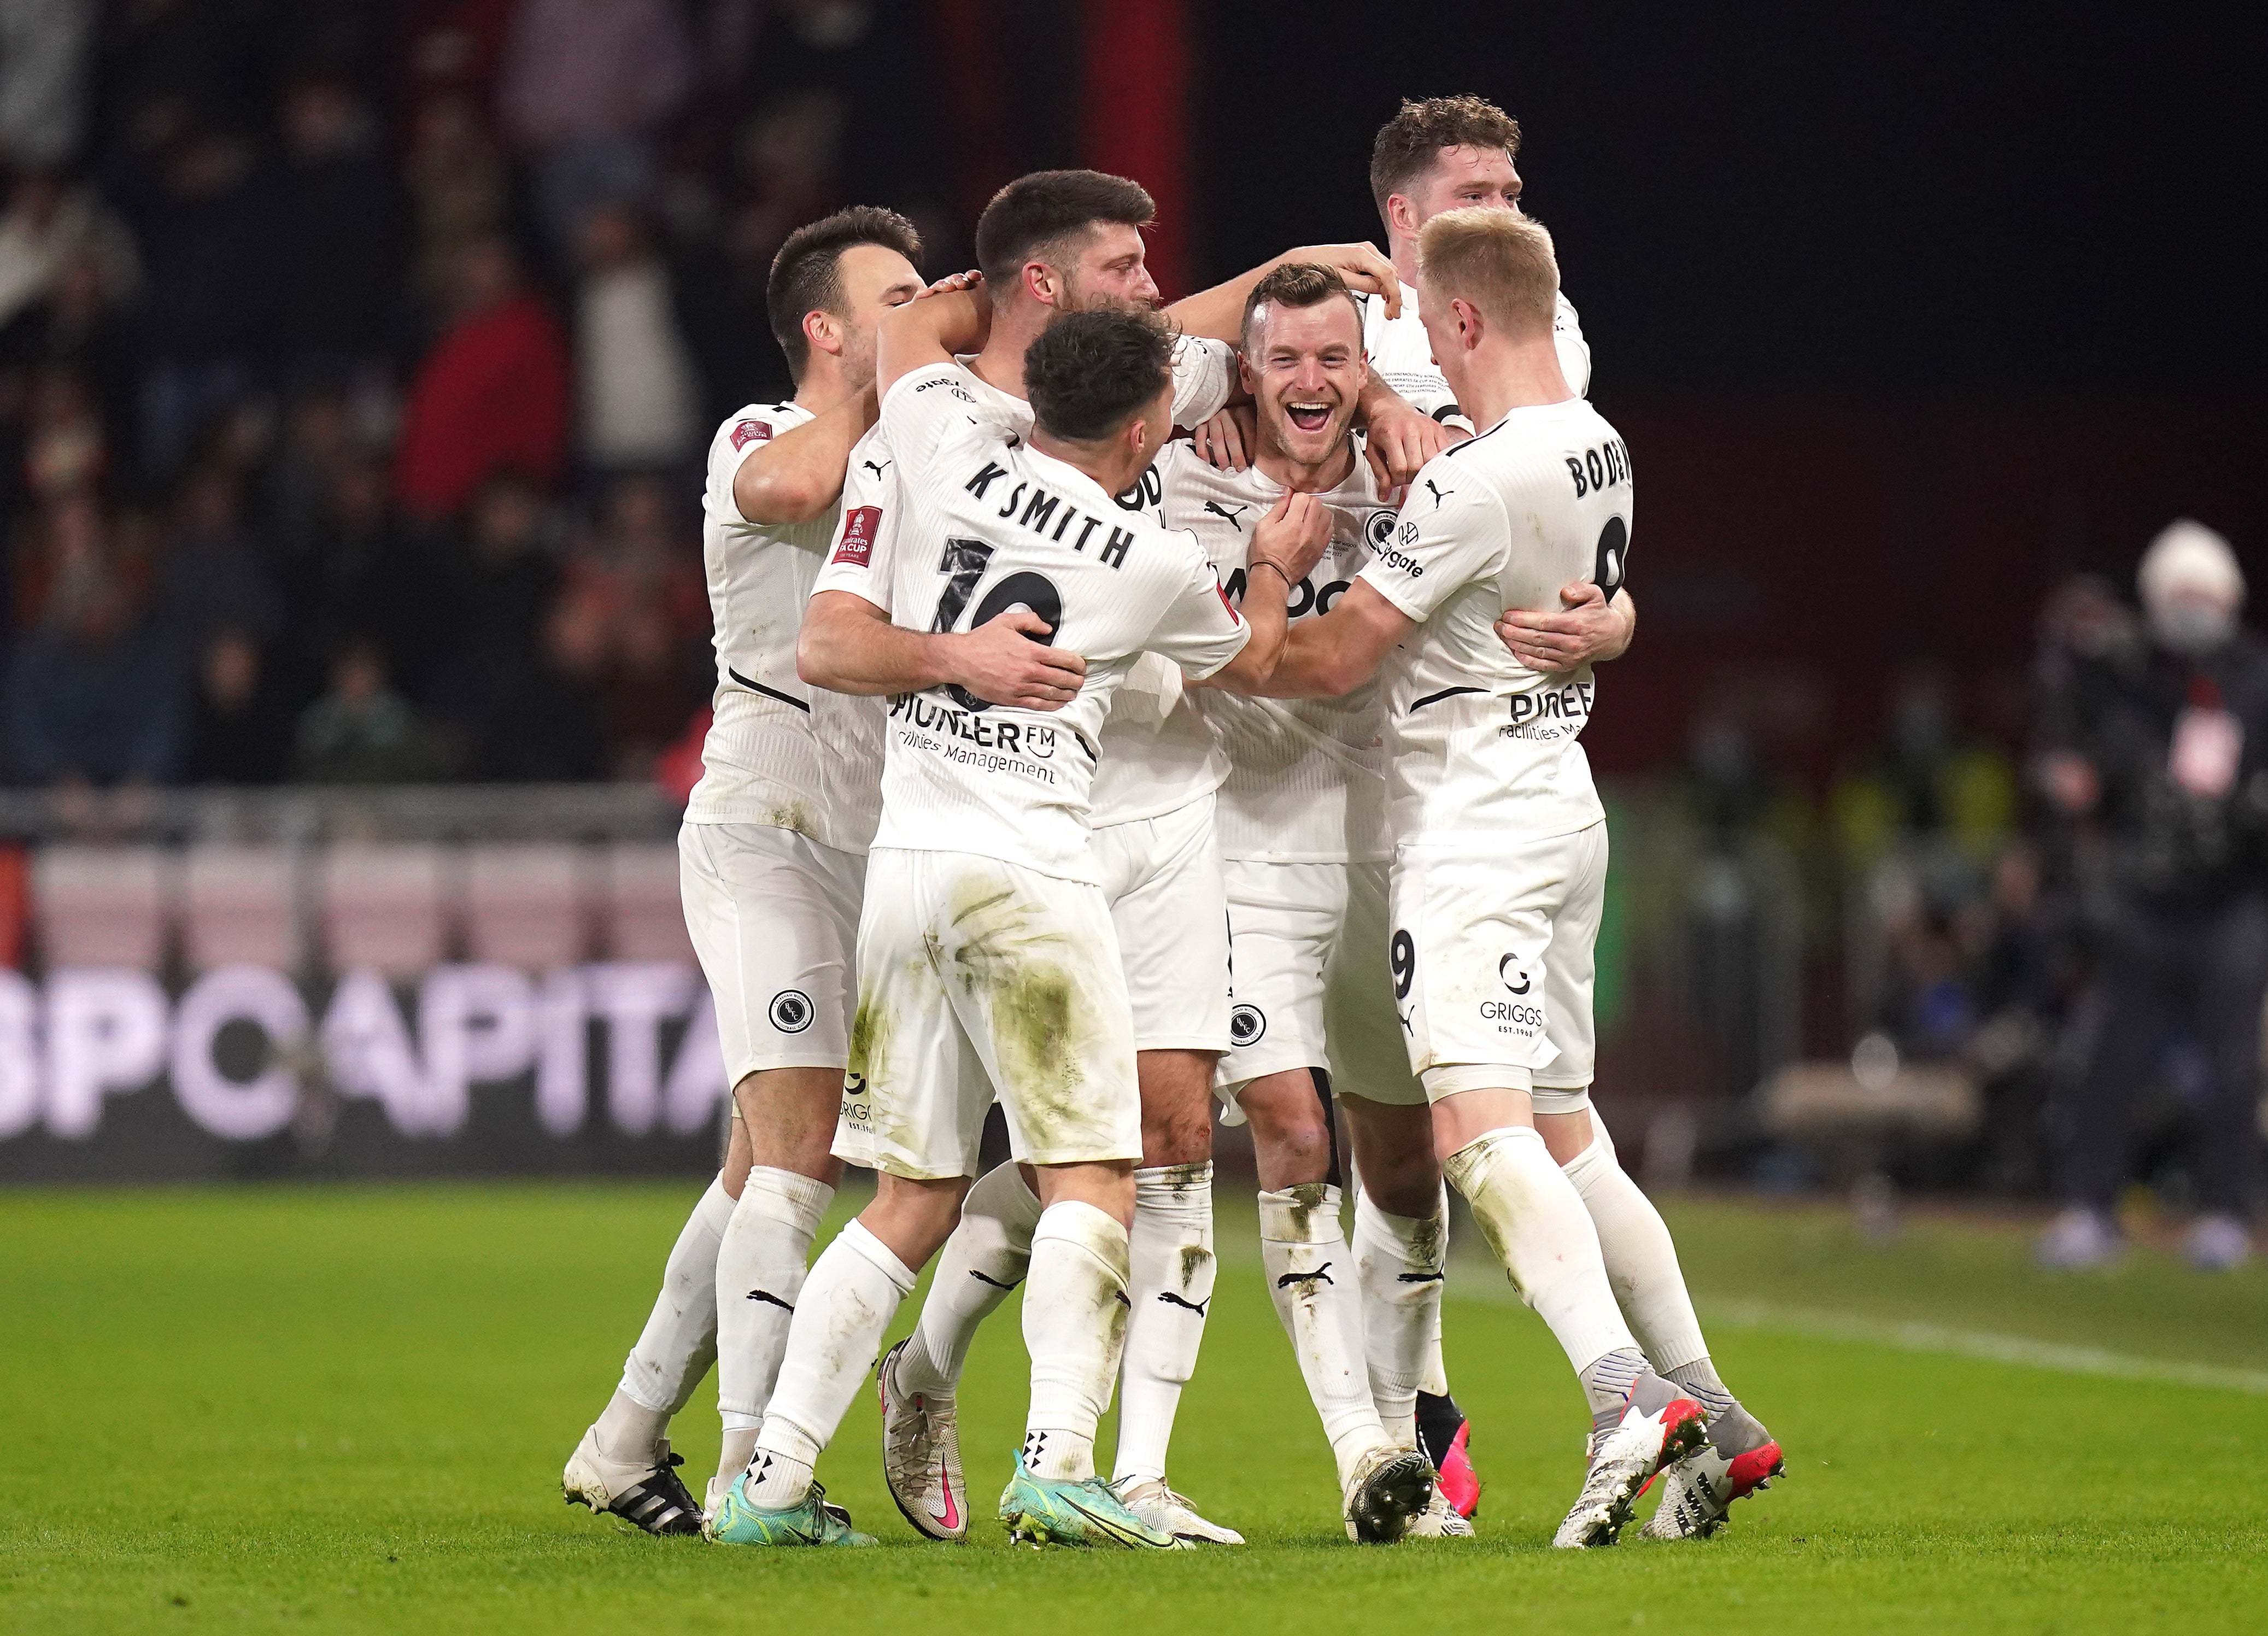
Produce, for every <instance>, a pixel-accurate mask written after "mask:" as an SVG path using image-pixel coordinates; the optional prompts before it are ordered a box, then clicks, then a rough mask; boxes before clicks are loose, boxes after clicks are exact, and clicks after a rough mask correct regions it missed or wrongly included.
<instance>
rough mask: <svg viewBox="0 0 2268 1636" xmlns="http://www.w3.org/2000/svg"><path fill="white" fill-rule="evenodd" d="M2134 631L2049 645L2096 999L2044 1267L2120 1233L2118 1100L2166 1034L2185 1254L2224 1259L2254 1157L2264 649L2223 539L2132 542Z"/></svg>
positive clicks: (2263, 891)
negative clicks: (2179, 1085) (2195, 1068)
mask: <svg viewBox="0 0 2268 1636" xmlns="http://www.w3.org/2000/svg"><path fill="white" fill-rule="evenodd" d="M2137 584H2138V587H2139V591H2140V593H2141V600H2142V607H2143V614H2144V619H2143V625H2142V630H2141V631H2140V633H2139V637H2138V638H2136V639H2131V640H2126V641H2110V642H2104V643H2100V644H2089V645H2083V646H2080V647H2075V648H2073V650H2071V651H2067V652H2061V653H2051V654H2050V655H2049V658H2048V660H2047V663H2046V665H2045V670H2046V673H2047V674H2046V680H2047V683H2048V685H2047V689H2046V695H2047V696H2046V698H2045V700H2044V714H2045V718H2046V719H2045V722H2044V724H2043V731H2044V735H2045V738H2046V741H2047V746H2048V748H2046V750H2045V752H2044V754H2043V755H2042V757H2041V759H2040V762H2039V768H2038V770H2039V775H2040V782H2041V784H2042V785H2043V790H2044V792H2045V794H2046V796H2047V798H2048V800H2049V803H2050V805H2051V808H2052V809H2053V810H2054V811H2055V812H2056V814H2058V816H2059V817H2060V818H2062V819H2063V820H2065V821H2066V822H2068V823H2069V825H2070V826H2071V838H2072V844H2073V857H2074V860H2075V862H2076V864H2077V866H2078V869H2079V873H2080V876H2081V878H2082V880H2083V881H2084V882H2085V883H2086V887H2087V888H2088V890H2087V895H2088V897H2089V898H2090V899H2092V900H2093V903H2092V907H2093V909H2094V913H2093V914H2091V915H2090V918H2091V919H2092V920H2094V922H2095V933H2096V936H2095V943H2096V949H2095V999H2094V1004H2093V1006H2091V1007H2090V1009H2091V1011H2092V1013H2093V1020H2092V1023H2091V1037H2090V1038H2089V1039H2088V1051H2087V1065H2086V1071H2085V1073H2084V1075H2083V1077H2080V1078H2079V1079H2078V1080H2076V1082H2075V1083H2074V1084H2073V1085H2072V1086H2071V1087H2069V1090H2068V1091H2067V1093H2066V1095H2065V1096H2064V1097H2063V1098H2062V1099H2061V1101H2060V1103H2059V1105H2058V1108H2057V1109H2056V1114H2057V1118H2056V1124H2057V1130H2056V1139H2057V1147H2058V1155H2057V1177H2058V1188H2059V1190H2060V1191H2061V1193H2062V1197H2063V1200H2064V1205H2065V1208H2064V1210H2063V1212H2062V1213H2061V1214H2060V1215H2058V1217H2057V1218H2056V1220H2055V1222H2054V1223H2053V1225H2052V1226H2051V1227H2050V1228H2049V1229H2048V1231H2047V1233H2046V1234H2045V1235H2044V1236H2043V1238H2042V1239H2041V1241H2040V1246H2039V1253H2040V1259H2041V1261H2042V1262H2043V1264H2046V1265H2049V1266H2054V1267H2066V1268H2070V1267H2085V1266H2093V1265H2097V1264H2102V1263H2103V1262H2106V1261H2109V1260H2110V1259H2112V1258H2114V1257H2115V1256H2117V1255H2118V1254H2119V1253H2120V1251H2121V1250H2122V1249H2123V1248H2124V1245H2123V1243H2122V1242H2121V1239H2120V1237H2119V1234H2118V1229H2117V1227H2116V1226H2115V1225H2114V1224H2113V1222H2112V1220H2111V1214H2110V1212H2111V1208H2112V1205H2114V1203H2115V1202H2116V1200H2117V1195H2118V1192H2119V1190H2120V1189H2121V1188H2122V1187H2123V1186H2124V1183H2125V1181H2126V1178H2127V1174H2128V1167H2129V1163H2130V1161H2131V1157H2132V1155H2131V1151H2130V1149H2131V1146H2132V1136H2133V1131H2132V1129H2131V1122H2132V1121H2131V1116H2132V1108H2133V1105H2134V1102H2135V1100H2136V1097H2137V1095H2138V1093H2139V1092H2140V1091H2142V1090H2143V1089H2144V1088H2145V1087H2147V1085H2148V1084H2149V1083H2150V1081H2151V1080H2152V1079H2153V1077H2154V1074H2155V1072H2156V1071H2157V1070H2158V1069H2159V1067H2160V1065H2161V1063H2162V1062H2163V1061H2164V1060H2165V1058H2166V1053H2167V1047H2168V1044H2169V1042H2170V1041H2172V1040H2173V1039H2174V1038H2176V1036H2177V1035H2187V1036H2189V1037H2190V1038H2191V1040H2193V1041H2194V1043H2195V1044H2196V1046H2197V1047H2198V1052H2199V1056H2200V1058H2201V1060H2202V1063H2203V1067H2204V1072H2203V1074H2202V1085H2201V1088H2200V1089H2199V1091H2198V1094H2197V1095H2196V1096H2195V1098H2194V1102H2195V1105H2194V1107H2193V1109H2192V1110H2191V1112H2192V1125H2193V1131H2194V1136H2195V1143H2194V1149H2193V1151H2194V1153H2195V1157H2194V1159H2193V1160H2192V1161H2191V1172H2192V1174H2193V1175H2194V1177H2195V1180H2196V1183H2197V1187H2198V1207H2199V1213H2198V1216H2197V1218H2196V1220H2194V1222H2193V1223H2192V1224H2191V1228H2190V1232H2189V1235H2188V1239H2187V1242H2186V1243H2185V1246H2184V1249H2185V1253H2186V1255H2187V1256H2188V1258H2189V1260H2190V1261H2191V1264H2194V1265H2196V1266H2198V1267H2201V1268H2205V1269H2208V1270H2213V1271H2222V1270H2226V1269H2228V1268H2231V1267H2234V1266H2236V1265H2237V1264H2240V1263H2242V1262H2243V1261H2244V1260H2245V1259H2247V1258H2248V1257H2249V1256H2250V1253H2251V1244H2250V1219H2251V1212H2252V1209H2253V1205H2254V1200H2255V1198H2256V1193H2257V1175H2258V1167H2259V1135H2258V1131H2257V1125H2256V1121H2257V1108H2258V1104H2259V1100H2260V1077H2261V1070H2260V1043H2261V1040H2260V1028H2261V1003H2262V996H2263V993H2264V991H2268V872H2264V859H2268V850H2264V840H2268V645H2263V644H2262V643H2261V642H2260V641H2258V640H2257V638H2255V637H2252V636H2250V634H2248V633H2246V632H2245V631H2243V630H2241V629H2240V628H2239V625H2238V623H2237V615H2238V611H2239V609H2240V608H2242V606H2243V602H2244V576H2243V573H2242V571H2241V570H2240V569H2239V568H2238V566H2237V564H2236V558H2235V555H2234V554H2233V553H2232V552H2231V551H2230V549H2229V547H2228V542H2227V541H2226V540H2224V539H2222V538H2221V537H2220V535H2219V534H2214V533H2213V531H2212V530H2210V529H2208V528H2205V527H2201V526H2200V525H2198V524H2197V523H2193V522H2189V521H2181V522H2176V523H2175V524H2174V525H2172V526H2171V527H2169V528H2167V529H2166V530H2165V531H2164V532H2163V533H2161V534H2159V536H2158V537H2157V539H2156V540H2154V542H2152V543H2151V545H2150V548H2149V549H2148V550H2147V552H2146V553H2145V554H2144V556H2143V558H2142V564H2141V568H2140V571H2139V574H2138V576H2137Z"/></svg>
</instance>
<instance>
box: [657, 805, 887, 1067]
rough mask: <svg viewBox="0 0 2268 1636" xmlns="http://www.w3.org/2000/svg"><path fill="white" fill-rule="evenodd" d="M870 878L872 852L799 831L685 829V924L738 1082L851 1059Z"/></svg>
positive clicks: (681, 881)
mask: <svg viewBox="0 0 2268 1636" xmlns="http://www.w3.org/2000/svg"><path fill="white" fill-rule="evenodd" d="M865 876H866V860H865V859H864V858H861V857H859V856H858V854H857V853H855V852H844V851H837V850H836V848H834V847H831V846H821V844H819V843H818V842H816V841H814V840H812V839H811V838H810V837H809V836H803V835H799V834H797V833H796V832H795V831H794V830H792V829H776V828H774V827H773V826H772V825H770V824H761V823H689V824H681V825H680V826H679V828H678V831H677V880H678V891H679V895H681V897H682V898H683V899H684V902H685V929H686V931H687V932H689V933H690V934H691V935H692V939H693V952H694V953H695V954H696V955H697V956H699V958H700V961H701V971H702V975H703V976H705V977H707V978H708V980H709V991H710V993H711V994H712V995H713V996H714V997H715V999H716V1002H717V1032H718V1035H719V1036H720V1039H721V1041H722V1043H723V1045H724V1048H725V1075H726V1080H727V1082H728V1083H730V1084H733V1085H738V1084H739V1083H740V1081H741V1080H744V1079H746V1078H747V1076H748V1075H749V1074H751V1073H754V1072H756V1071H757V1070H759V1069H762V1068H836V1069H840V1068H841V1067H843V1065H844V1064H845V1063H847V1062H849V1061H850V1058H851V999H852V997H853V996H854V995H855V994H856V993H857V992H858V967H857V965H856V963H855V957H856V953H857V948H858V901H859V898H860V897H861V895H863V888H864V886H865Z"/></svg>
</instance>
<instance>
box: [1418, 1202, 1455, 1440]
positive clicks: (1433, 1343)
mask: <svg viewBox="0 0 2268 1636" xmlns="http://www.w3.org/2000/svg"><path fill="white" fill-rule="evenodd" d="M1448 1264H1449V1184H1448V1183H1447V1182H1443V1183H1441V1265H1442V1267H1443V1269H1444V1270H1446V1269H1447V1266H1448ZM1426 1322H1427V1323H1429V1324H1430V1325H1431V1326H1432V1327H1431V1329H1430V1330H1428V1331H1427V1333H1426V1336H1425V1372H1424V1373H1423V1374H1420V1375H1419V1376H1418V1390H1419V1391H1421V1392H1423V1393H1425V1395H1426V1396H1428V1397H1447V1396H1448V1395H1449V1366H1448V1364H1447V1362H1446V1361H1445V1360H1443V1359H1442V1357H1441V1303H1440V1301H1434V1303H1433V1315H1432V1317H1431V1318H1429V1319H1428V1320H1426Z"/></svg>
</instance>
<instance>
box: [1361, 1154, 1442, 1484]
mask: <svg viewBox="0 0 2268 1636" xmlns="http://www.w3.org/2000/svg"><path fill="white" fill-rule="evenodd" d="M1448 1227H1449V1219H1448V1213H1447V1211H1444V1212H1442V1213H1440V1215H1437V1216H1434V1217H1432V1219H1430V1220H1420V1219H1418V1218H1417V1217H1414V1216H1397V1215H1394V1214H1391V1213H1389V1212H1387V1211H1384V1210H1381V1209H1380V1208H1379V1207H1378V1206H1377V1205H1375V1204H1373V1203H1372V1202H1371V1198H1370V1195H1369V1194H1368V1193H1366V1192H1365V1191H1363V1190H1361V1189H1359V1188H1358V1189H1357V1190H1356V1191H1355V1198H1354V1264H1355V1272H1356V1276H1357V1277H1358V1278H1359V1279H1360V1281H1361V1287H1362V1350H1363V1358H1364V1360H1365V1362H1366V1364H1367V1365H1368V1367H1369V1372H1370V1396H1371V1398H1372V1401H1373V1402H1374V1403H1376V1404H1377V1405H1378V1419H1379V1423H1380V1424H1381V1425H1382V1426H1385V1428H1386V1434H1387V1435H1388V1437H1390V1438H1392V1439H1393V1440H1394V1441H1395V1443H1396V1444H1397V1445H1399V1446H1400V1447H1402V1448H1416V1447H1417V1446H1418V1388H1419V1387H1420V1386H1421V1385H1422V1384H1424V1382H1425V1366H1426V1361H1427V1358H1428V1356H1429V1354H1430V1355H1432V1356H1439V1354H1440V1343H1439V1340H1438V1337H1439V1336H1440V1329H1441V1275H1442V1270H1443V1261H1442V1257H1443V1256H1444V1254H1445V1253H1446V1252H1447V1243H1448Z"/></svg>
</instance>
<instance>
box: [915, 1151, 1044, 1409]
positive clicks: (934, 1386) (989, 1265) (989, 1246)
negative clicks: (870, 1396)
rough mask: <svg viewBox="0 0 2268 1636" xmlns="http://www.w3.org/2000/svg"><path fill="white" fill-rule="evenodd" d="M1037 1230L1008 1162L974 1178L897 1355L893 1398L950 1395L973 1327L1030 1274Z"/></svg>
mask: <svg viewBox="0 0 2268 1636" xmlns="http://www.w3.org/2000/svg"><path fill="white" fill-rule="evenodd" d="M1039 1225H1040V1201H1039V1199H1038V1198H1037V1197H1035V1195H1034V1193H1033V1192H1032V1190H1031V1189H1030V1188H1028V1187H1026V1186H1025V1185H1024V1178H1023V1175H1022V1173H1021V1172H1020V1171H1019V1170H1018V1169H1017V1168H1016V1167H1015V1165H1014V1164H1013V1163H1009V1164H1004V1165H999V1166H997V1167H996V1168H993V1169H990V1170H988V1171H986V1172H985V1173H984V1174H983V1175H981V1176H979V1177H978V1178H977V1179H976V1186H974V1187H972V1188H970V1189H969V1190H968V1198H966V1199H964V1200H962V1201H961V1225H960V1226H958V1227H954V1229H953V1236H952V1237H951V1238H948V1239H946V1241H945V1248H944V1249H941V1250H939V1252H938V1257H937V1272H936V1275H935V1276H934V1277H932V1279H930V1281H929V1294H928V1296H927V1298H926V1299H924V1301H923V1302H922V1309H921V1322H920V1323H919V1324H918V1325H917V1327H916V1329H915V1330H914V1332H913V1334H912V1336H911V1337H910V1338H909V1340H908V1342H907V1345H906V1349H905V1351H903V1352H900V1353H899V1354H898V1361H897V1365H896V1368H895V1374H894V1377H893V1378H895V1380H896V1382H897V1383H898V1389H899V1390H900V1391H902V1392H904V1393H905V1394H906V1395H907V1396H913V1395H914V1394H916V1393H921V1394H924V1395H925V1396H932V1397H950V1396H953V1392H954V1387H955V1386H956V1385H958V1384H959V1382H960V1380H961V1365H962V1364H964V1363H966V1362H967V1361H968V1346H969V1343H970V1342H972V1341H974V1340H975V1339H976V1330H977V1326H978V1325H979V1324H981V1323H983V1322H984V1320H985V1319H987V1318H989V1317H990V1316H991V1315H992V1313H993V1311H994V1309H995V1308H998V1306H999V1304H1000V1303H1001V1302H1002V1301H1005V1300H1007V1299H1008V1292H1009V1291H1010V1290H1012V1289H1013V1288H1015V1287H1016V1286H1017V1285H1019V1284H1020V1283H1022V1282H1023V1281H1024V1277H1025V1274H1026V1273H1027V1271H1030V1268H1031V1264H1032V1234H1033V1232H1034V1230H1035V1228H1037V1227H1038V1226H1039Z"/></svg>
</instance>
